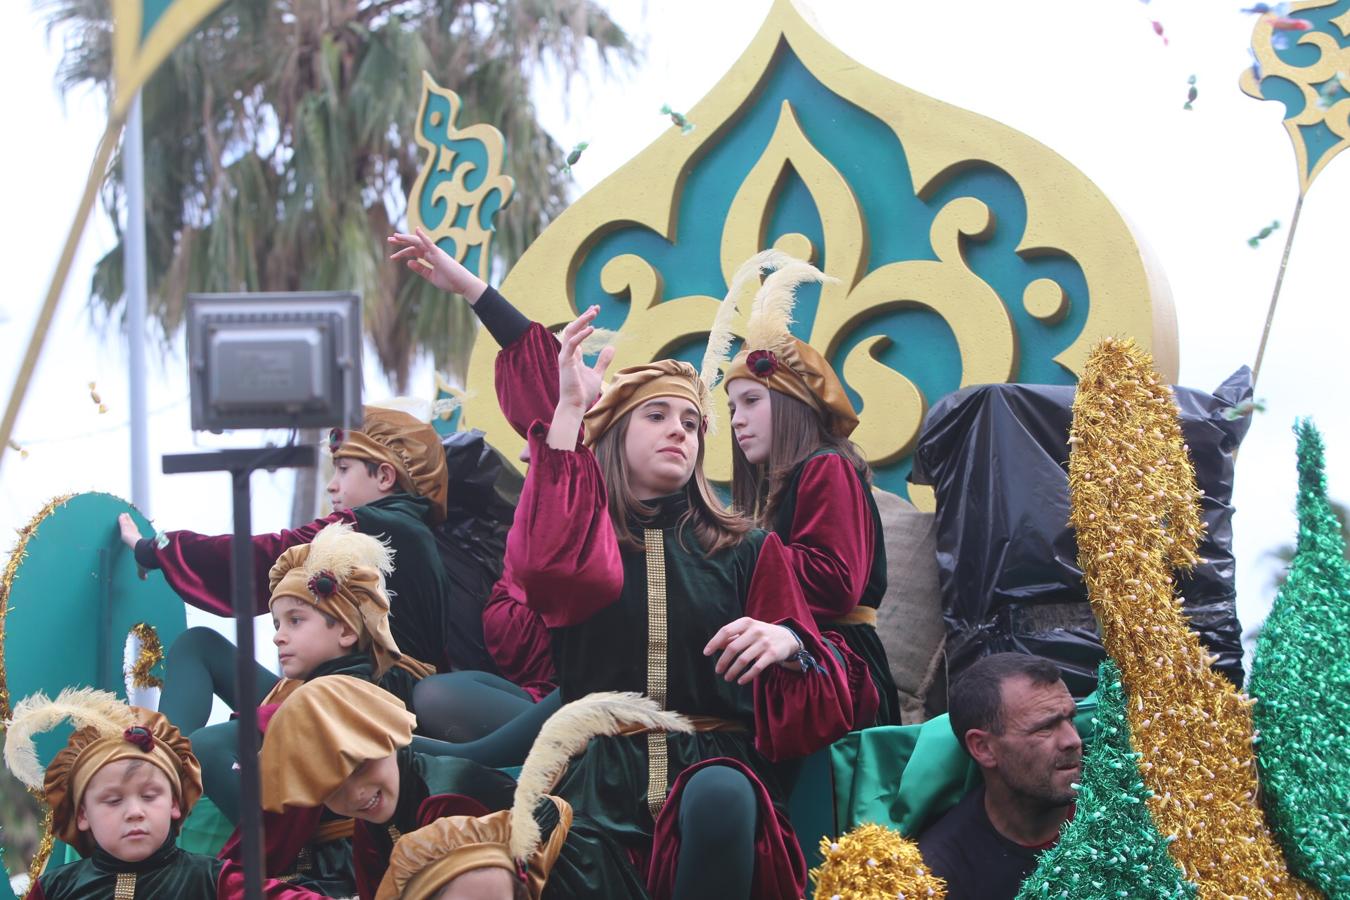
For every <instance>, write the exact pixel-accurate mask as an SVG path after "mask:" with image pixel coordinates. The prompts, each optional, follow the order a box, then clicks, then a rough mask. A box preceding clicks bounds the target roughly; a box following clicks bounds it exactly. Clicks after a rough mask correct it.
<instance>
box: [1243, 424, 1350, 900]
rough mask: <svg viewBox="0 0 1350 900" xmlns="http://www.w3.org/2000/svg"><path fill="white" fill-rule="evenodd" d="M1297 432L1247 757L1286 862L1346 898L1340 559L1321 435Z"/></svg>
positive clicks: (1349, 584)
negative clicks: (1282, 552) (1294, 541)
mask: <svg viewBox="0 0 1350 900" xmlns="http://www.w3.org/2000/svg"><path fill="white" fill-rule="evenodd" d="M1294 432H1295V434H1297V435H1298V549H1297V551H1296V552H1295V554H1294V559H1293V562H1292V563H1291V564H1290V566H1289V577H1288V578H1287V579H1286V580H1285V582H1284V585H1283V586H1282V587H1281V588H1280V592H1279V593H1278V594H1277V595H1276V597H1275V604H1274V606H1273V607H1272V608H1271V611H1270V617H1269V618H1267V619H1266V624H1265V628H1264V629H1263V630H1262V632H1261V638H1260V640H1259V641H1258V642H1257V645H1256V657H1255V660H1254V661H1253V663H1252V674H1251V679H1250V681H1249V683H1248V692H1249V693H1250V694H1251V695H1252V696H1253V697H1255V698H1256V700H1257V703H1256V708H1255V710H1254V712H1253V720H1254V723H1255V725H1256V729H1257V733H1258V735H1259V743H1257V745H1256V761H1257V765H1258V767H1259V771H1260V774H1261V786H1262V790H1263V794H1264V800H1265V804H1266V813H1267V817H1268V818H1269V820H1270V824H1271V828H1272V829H1273V830H1274V832H1275V835H1276V837H1277V838H1278V840H1279V841H1280V843H1281V844H1282V845H1283V846H1284V853H1285V858H1286V859H1287V860H1288V861H1289V868H1290V870H1291V871H1292V872H1294V873H1295V874H1296V875H1299V876H1300V877H1302V878H1303V879H1304V880H1306V881H1308V882H1309V883H1311V884H1313V885H1316V886H1317V887H1319V888H1321V889H1322V891H1323V892H1324V893H1325V894H1326V895H1327V896H1328V897H1350V563H1347V562H1346V559H1345V542H1344V539H1343V538H1342V536H1341V527H1340V523H1339V522H1338V521H1337V519H1336V515H1335V513H1333V512H1332V509H1331V504H1330V503H1329V502H1328V500H1327V484H1326V473H1325V465H1326V463H1325V459H1324V451H1323V447H1322V435H1321V434H1320V433H1319V432H1318V431H1317V429H1316V428H1315V427H1314V426H1313V424H1312V422H1311V421H1309V420H1306V419H1305V420H1303V421H1301V422H1298V423H1297V424H1296V425H1295V426H1294Z"/></svg>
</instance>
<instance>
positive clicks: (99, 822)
mask: <svg viewBox="0 0 1350 900" xmlns="http://www.w3.org/2000/svg"><path fill="white" fill-rule="evenodd" d="M66 719H69V720H71V721H72V722H73V723H74V724H75V726H76V730H75V732H74V733H73V734H72V735H71V736H70V739H69V741H68V742H67V744H66V746H65V747H64V748H63V749H62V750H61V751H60V752H59V753H57V754H56V756H55V757H54V758H53V759H52V762H51V764H50V765H49V766H47V768H46V770H45V771H44V770H43V769H42V766H41V764H40V763H39V762H38V759H37V752H36V750H35V748H34V746H33V737H34V735H36V734H38V733H40V732H43V731H47V730H49V729H51V728H54V727H56V726H57V725H59V724H60V723H61V722H63V721H65V720H66ZM5 726H6V735H5V763H6V765H8V766H9V769H10V771H11V772H13V773H14V775H15V776H16V777H17V778H19V780H20V781H22V782H23V783H24V784H26V785H27V786H28V787H29V788H30V789H32V790H41V791H43V793H44V796H45V798H46V801H47V804H48V806H50V807H51V811H52V832H53V834H54V836H55V837H58V838H60V839H61V840H63V841H65V842H66V843H68V844H70V845H71V846H73V847H74V848H75V849H76V850H78V851H79V852H80V854H81V855H82V856H83V857H84V858H83V859H81V860H79V861H78V862H74V863H71V864H69V865H65V866H61V867H59V868H56V869H49V870H48V871H47V872H45V873H44V874H43V875H42V876H41V877H40V878H38V880H37V881H36V882H35V883H34V884H33V886H32V887H31V888H30V889H29V892H28V900H92V898H105V897H106V898H108V900H113V898H116V900H134V898H137V897H146V898H149V897H175V898H183V900H194V898H202V900H207V898H212V900H215V898H219V900H224V898H227V897H238V896H241V895H242V892H243V873H242V872H241V871H240V869H239V867H238V866H237V865H235V864H234V863H231V862H227V861H225V860H220V859H213V858H211V857H209V856H200V855H198V854H195V853H188V852H186V851H184V850H180V849H179V848H178V847H177V846H176V845H175V844H174V839H175V837H176V836H177V831H178V823H179V822H180V821H181V820H182V819H183V817H185V816H186V815H187V814H188V813H189V812H190V811H191V809H192V805H193V804H194V803H195V802H196V801H197V799H198V798H199V797H200V796H201V792H202V785H201V776H200V772H199V770H198V765H197V759H196V757H194V756H193V755H192V746H191V744H190V743H189V741H188V740H187V739H186V738H184V737H183V736H182V734H180V733H179V731H178V729H177V728H174V727H173V725H171V724H170V723H169V721H168V720H167V719H165V718H164V717H163V716H161V715H160V714H159V713H156V712H151V711H150V710H144V709H139V708H137V707H132V706H127V705H126V704H125V703H123V702H122V701H121V700H119V699H118V698H117V697H115V696H113V695H112V694H109V693H107V692H106V691H98V690H94V689H92V688H82V689H74V688H71V689H67V690H65V691H62V692H61V693H60V694H59V695H58V696H57V698H56V700H55V701H52V700H48V699H47V697H45V696H44V695H42V694H34V695H33V696H32V697H29V698H27V699H25V700H23V701H22V702H20V703H19V705H18V706H17V707H16V708H15V710H14V717H13V718H12V719H11V720H10V721H9V722H6V723H5ZM263 895H264V896H265V897H267V898H268V900H307V898H314V897H318V896H320V895H318V894H314V893H311V892H310V891H307V890H304V889H302V888H296V887H292V886H290V885H286V884H282V883H280V882H271V881H269V882H267V883H265V884H264V885H263Z"/></svg>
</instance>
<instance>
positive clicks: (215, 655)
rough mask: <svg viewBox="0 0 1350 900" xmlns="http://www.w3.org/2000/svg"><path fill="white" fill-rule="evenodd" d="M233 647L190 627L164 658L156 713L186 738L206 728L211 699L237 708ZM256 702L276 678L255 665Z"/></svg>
mask: <svg viewBox="0 0 1350 900" xmlns="http://www.w3.org/2000/svg"><path fill="white" fill-rule="evenodd" d="M236 652H237V651H236V649H235V646H234V644H232V643H230V642H229V640H227V639H226V638H225V637H224V635H222V634H220V632H218V631H213V630H212V629H210V628H204V627H197V628H189V629H188V630H187V631H184V632H183V633H182V634H180V635H179V636H178V637H177V638H176V639H175V640H174V642H173V643H172V644H170V645H169V652H168V653H167V654H166V655H165V658H164V690H163V691H161V692H160V695H159V711H160V712H161V713H163V714H164V716H165V718H167V719H168V720H169V721H170V722H172V723H173V724H174V725H175V726H177V728H178V730H179V731H181V732H182V733H183V734H185V735H191V734H192V733H193V732H194V731H197V730H198V729H200V728H202V727H203V726H204V725H206V720H207V719H209V718H210V717H211V697H212V696H213V695H214V696H217V697H219V698H220V699H221V700H223V701H225V704H226V705H227V706H229V707H230V709H238V708H239V703H238V699H239V698H237V697H236V696H235V695H234V660H235V655H236ZM254 667H255V668H254V677H255V678H256V679H257V692H258V697H257V700H258V701H259V702H261V701H262V698H263V697H266V696H267V692H268V691H270V690H272V686H273V685H274V684H276V683H277V676H276V675H275V674H273V673H272V672H270V671H268V670H267V669H265V668H263V667H262V666H260V665H258V664H257V663H254Z"/></svg>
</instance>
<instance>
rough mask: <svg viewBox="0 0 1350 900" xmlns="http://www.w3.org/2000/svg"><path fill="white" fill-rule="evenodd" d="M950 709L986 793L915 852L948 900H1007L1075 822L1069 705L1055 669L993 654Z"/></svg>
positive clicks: (1074, 746) (972, 671) (1076, 752)
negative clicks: (943, 881)
mask: <svg viewBox="0 0 1350 900" xmlns="http://www.w3.org/2000/svg"><path fill="white" fill-rule="evenodd" d="M948 707H949V710H950V716H951V724H952V731H954V732H955V733H956V739H957V740H958V741H960V743H961V746H962V747H963V748H964V749H965V750H966V752H967V753H969V754H970V756H971V758H972V759H974V760H975V763H976V765H978V766H979V767H980V771H981V773H982V774H983V775H984V784H983V785H981V786H980V787H977V788H976V789H975V790H973V791H971V792H970V793H969V794H967V795H966V797H965V799H963V800H962V801H961V802H960V803H958V804H957V805H956V806H955V807H953V808H952V809H951V810H949V811H948V812H947V813H945V814H944V815H943V816H942V818H940V819H938V820H937V822H935V823H934V824H933V825H932V826H931V827H930V828H928V829H927V830H926V831H924V833H923V835H922V836H920V838H919V850H920V852H921V853H922V854H923V859H924V862H925V863H927V865H928V867H929V868H930V869H932V870H933V873H934V874H936V875H939V876H941V877H942V878H944V879H946V881H947V897H948V898H949V900H1012V898H1013V897H1014V896H1016V894H1017V891H1018V889H1019V888H1020V887H1021V884H1022V880H1023V879H1024V878H1026V877H1027V876H1028V875H1030V874H1031V872H1032V870H1034V869H1035V868H1036V858H1037V856H1039V855H1040V851H1042V850H1045V849H1046V848H1048V847H1051V846H1053V845H1054V843H1055V842H1056V841H1057V840H1058V839H1059V830H1060V827H1061V826H1062V825H1063V824H1064V823H1065V822H1066V821H1068V820H1069V819H1070V818H1072V817H1073V811H1074V796H1075V794H1076V790H1077V788H1076V785H1077V782H1078V779H1079V778H1080V777H1081V774H1082V759H1083V744H1082V741H1080V740H1079V737H1078V731H1077V730H1076V729H1075V728H1074V724H1073V718H1074V713H1075V711H1076V710H1075V708H1074V702H1073V698H1072V697H1071V696H1069V690H1068V688H1066V687H1065V686H1064V682H1063V681H1062V680H1061V679H1060V676H1059V668H1058V667H1057V666H1056V665H1055V664H1054V663H1052V662H1049V661H1048V660H1043V659H1039V658H1037V657H1034V656H1028V655H1026V654H1022V653H998V654H995V655H993V656H988V657H985V658H984V659H982V660H980V661H979V662H977V663H976V664H975V665H973V666H971V667H970V668H969V669H968V670H967V671H966V673H965V674H964V675H963V676H962V677H961V678H960V680H958V681H957V682H956V684H955V685H954V686H953V687H952V690H951V695H950V697H949V699H948Z"/></svg>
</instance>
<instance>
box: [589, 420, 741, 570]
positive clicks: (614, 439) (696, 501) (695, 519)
mask: <svg viewBox="0 0 1350 900" xmlns="http://www.w3.org/2000/svg"><path fill="white" fill-rule="evenodd" d="M632 416H633V413H632V411H629V412H627V413H625V414H624V415H623V417H622V418H620V419H619V421H618V422H615V423H614V425H613V427H611V428H610V429H609V431H606V432H605V433H604V434H603V435H602V436H601V437H600V439H599V440H597V441H596V442H595V446H594V448H593V449H594V451H595V458H596V461H597V462H598V463H599V464H600V473H601V474H602V475H604V477H605V491H606V493H607V494H608V495H609V518H610V520H611V521H612V522H613V523H614V533H615V535H617V536H618V538H619V546H620V547H623V548H626V549H629V550H642V549H644V546H645V545H644V544H643V542H642V536H641V535H635V534H634V533H633V529H632V528H631V527H629V523H630V522H631V521H632V520H633V519H637V520H639V521H641V520H642V519H647V518H650V517H651V516H653V515H655V514H656V508H655V507H654V506H652V505H651V504H648V503H644V502H642V501H641V500H639V499H638V498H637V497H636V496H634V494H633V491H632V489H631V488H629V486H628V461H627V460H626V459H624V455H623V445H624V439H625V438H626V437H627V435H628V420H629V419H631V418H632ZM703 448H704V443H703V435H702V433H700V434H699V436H698V454H697V455H696V456H695V457H694V473H693V475H691V476H690V478H689V480H688V481H686V482H685V484H684V493H685V496H686V497H687V499H688V500H689V509H688V510H687V511H686V512H685V514H684V516H683V517H682V518H681V519H680V525H681V526H683V525H684V524H685V523H686V522H689V523H692V524H693V528H694V536H695V537H697V538H698V542H699V544H700V545H701V547H702V549H703V552H704V554H705V555H707V556H712V555H713V554H714V553H717V552H718V551H720V550H725V549H727V548H728V547H734V546H736V545H737V544H739V543H740V542H741V540H742V539H744V537H745V534H746V532H748V531H749V530H750V529H751V527H752V526H751V524H750V521H749V520H748V519H746V518H745V517H744V516H742V515H739V514H737V513H734V512H732V511H731V510H729V509H727V508H726V507H725V506H724V505H723V504H722V501H721V500H719V499H717V495H716V494H714V493H713V490H712V486H711V485H709V484H708V479H707V477H706V476H705V475H704V474H703Z"/></svg>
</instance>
